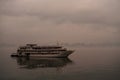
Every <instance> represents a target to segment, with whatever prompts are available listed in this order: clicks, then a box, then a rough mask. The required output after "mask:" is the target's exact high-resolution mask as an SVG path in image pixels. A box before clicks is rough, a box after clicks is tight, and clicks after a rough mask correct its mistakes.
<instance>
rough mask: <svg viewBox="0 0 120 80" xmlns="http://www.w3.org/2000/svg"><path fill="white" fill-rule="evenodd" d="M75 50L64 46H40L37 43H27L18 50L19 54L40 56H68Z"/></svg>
mask: <svg viewBox="0 0 120 80" xmlns="http://www.w3.org/2000/svg"><path fill="white" fill-rule="evenodd" d="M73 52H74V51H73V50H67V49H66V48H63V47H62V46H59V45H57V46H38V45H37V44H26V46H21V47H19V48H18V50H17V54H16V55H17V56H38V57H67V56H69V55H70V54H71V53H73Z"/></svg>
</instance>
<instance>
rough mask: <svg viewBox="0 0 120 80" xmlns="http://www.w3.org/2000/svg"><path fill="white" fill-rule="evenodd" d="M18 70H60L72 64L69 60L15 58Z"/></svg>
mask: <svg viewBox="0 0 120 80" xmlns="http://www.w3.org/2000/svg"><path fill="white" fill-rule="evenodd" d="M16 60H17V63H18V65H20V68H26V69H34V68H61V67H64V66H66V65H67V64H70V63H72V61H71V60H70V59H69V58H33V57H30V58H25V57H18V58H16Z"/></svg>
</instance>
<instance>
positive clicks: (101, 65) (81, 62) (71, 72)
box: [0, 47, 120, 80]
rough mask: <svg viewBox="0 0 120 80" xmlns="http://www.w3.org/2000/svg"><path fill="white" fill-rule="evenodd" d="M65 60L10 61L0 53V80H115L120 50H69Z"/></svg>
mask: <svg viewBox="0 0 120 80" xmlns="http://www.w3.org/2000/svg"><path fill="white" fill-rule="evenodd" d="M72 48H74V49H75V52H74V53H73V54H72V55H70V56H69V58H62V59H61V58H54V59H49V58H47V59H39V58H11V57H10V54H11V53H13V52H15V51H16V48H14V47H4V48H1V49H0V51H1V53H0V63H1V64H0V80H119V79H120V77H119V76H120V47H72Z"/></svg>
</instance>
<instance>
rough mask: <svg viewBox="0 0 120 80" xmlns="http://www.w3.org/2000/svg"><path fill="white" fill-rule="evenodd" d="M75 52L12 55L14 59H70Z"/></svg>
mask: <svg viewBox="0 0 120 80" xmlns="http://www.w3.org/2000/svg"><path fill="white" fill-rule="evenodd" d="M73 52H74V51H72V50H69V51H65V52H63V53H59V54H41V53H37V54H36V53H34V54H33V53H32V54H31V53H29V55H18V54H13V55H11V56H12V57H39V58H65V57H68V56H69V55H70V54H72V53H73Z"/></svg>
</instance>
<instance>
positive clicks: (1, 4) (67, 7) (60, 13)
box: [0, 0, 120, 45]
mask: <svg viewBox="0 0 120 80" xmlns="http://www.w3.org/2000/svg"><path fill="white" fill-rule="evenodd" d="M119 35H120V1H119V0H0V45H5V44H11V45H12V44H26V43H40V44H45V43H46V44H49V43H56V42H57V41H58V42H61V43H72V44H74V43H91V44H104V43H107V44H120V36H119Z"/></svg>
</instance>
